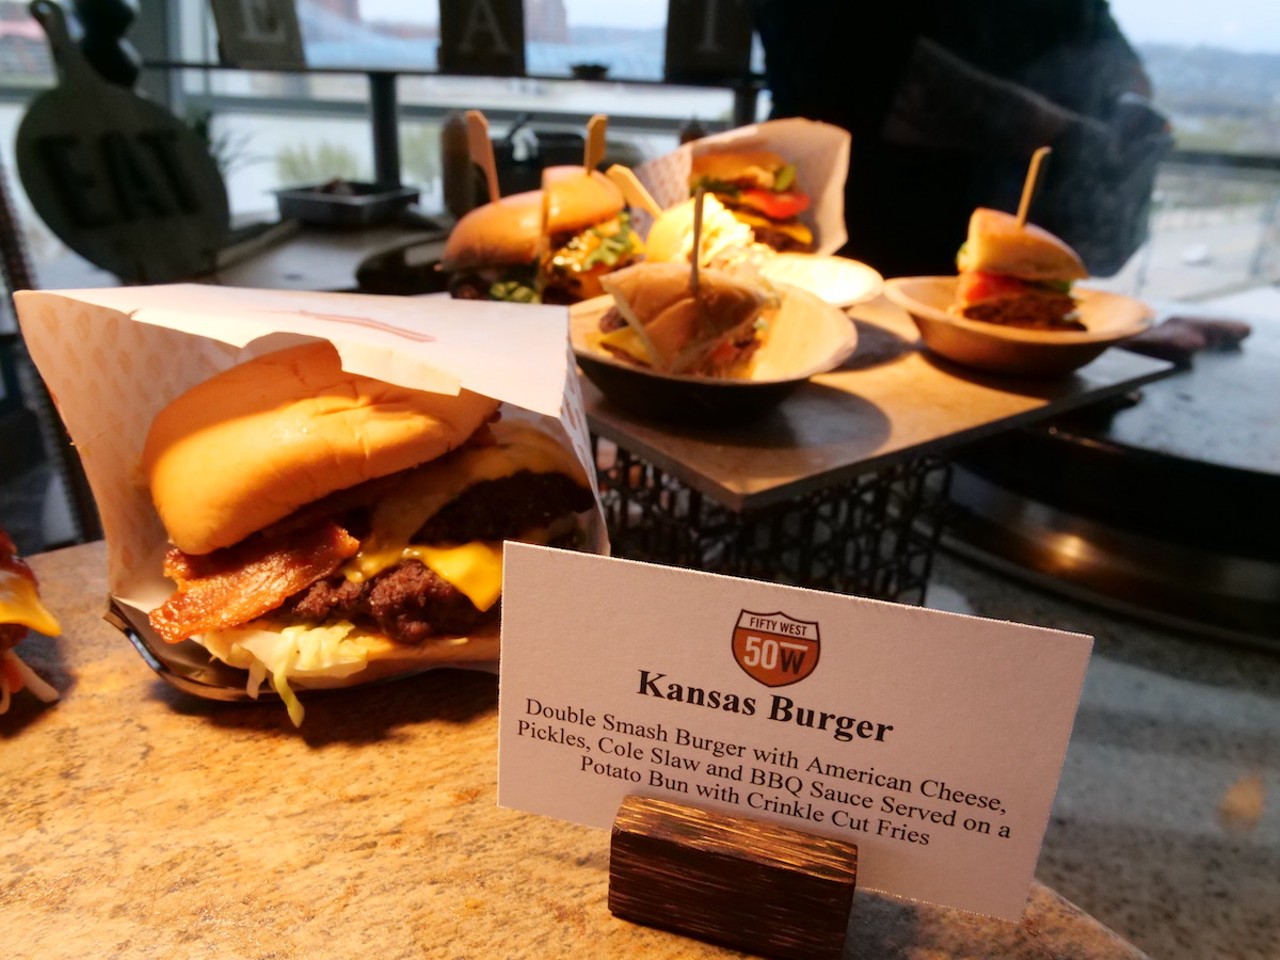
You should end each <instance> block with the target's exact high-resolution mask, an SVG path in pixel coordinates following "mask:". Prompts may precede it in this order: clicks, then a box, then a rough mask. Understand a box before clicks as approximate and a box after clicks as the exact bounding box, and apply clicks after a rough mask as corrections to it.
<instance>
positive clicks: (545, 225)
mask: <svg viewBox="0 0 1280 960" xmlns="http://www.w3.org/2000/svg"><path fill="white" fill-rule="evenodd" d="M539 193H540V194H541V197H540V198H539V204H540V205H539V214H538V217H539V229H538V246H537V271H536V272H535V273H534V278H533V288H534V290H536V291H537V294H538V302H539V303H541V302H542V293H543V291H544V290H545V289H546V286H547V272H548V271H549V270H550V269H551V179H550V177H548V176H547V171H546V170H545V169H544V170H543V171H542V189H541V190H540V191H539Z"/></svg>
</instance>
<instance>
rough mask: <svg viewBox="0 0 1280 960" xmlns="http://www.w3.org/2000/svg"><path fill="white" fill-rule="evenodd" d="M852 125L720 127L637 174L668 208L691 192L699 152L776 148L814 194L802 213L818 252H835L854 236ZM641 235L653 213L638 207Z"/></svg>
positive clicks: (802, 186) (793, 121)
mask: <svg viewBox="0 0 1280 960" xmlns="http://www.w3.org/2000/svg"><path fill="white" fill-rule="evenodd" d="M850 143H851V138H850V136H849V132H848V131H847V130H844V129H842V128H841V127H836V126H833V125H831V124H829V123H819V122H818V121H816V120H803V119H799V118H794V119H786V120H769V121H767V122H765V123H755V124H751V125H750V126H746V127H737V128H735V129H733V130H726V131H725V132H724V133H716V134H712V135H710V136H707V137H702V138H701V139H698V140H694V141H692V142H690V143H686V144H683V145H682V146H681V147H679V148H678V149H676V150H674V151H672V152H671V153H668V154H665V155H664V156H661V157H657V158H655V159H653V160H649V161H646V162H645V163H642V164H641V165H640V166H638V167H636V171H635V172H636V176H637V177H638V178H639V179H640V182H641V183H643V184H644V185H645V187H646V188H647V189H648V191H649V192H650V193H651V194H653V198H654V200H656V201H657V202H658V204H659V205H660V206H661V207H663V208H664V209H665V208H667V207H671V206H674V205H675V204H677V203H679V202H680V201H682V200H687V199H688V198H689V171H690V170H691V169H692V167H693V157H694V155H695V154H700V153H715V152H716V151H720V150H772V151H774V152H775V153H778V154H780V155H782V156H784V157H786V158H787V159H788V160H790V161H791V162H792V163H794V164H795V166H796V183H797V184H798V185H799V187H800V189H801V190H803V191H804V192H805V193H807V194H809V196H810V197H811V198H812V205H811V206H810V207H809V209H808V210H807V211H805V212H804V213H803V214H801V219H802V220H804V221H805V222H806V223H808V224H809V225H810V226H811V227H812V228H813V236H814V252H815V253H820V254H832V253H835V252H836V251H837V250H839V249H840V248H841V247H843V246H844V244H845V241H846V240H847V239H848V234H847V232H846V231H845V225H844V182H845V178H846V177H847V176H848V173H849V147H850ZM635 217H636V222H637V224H638V227H637V229H639V230H640V233H641V235H646V234H647V233H648V231H649V217H648V215H647V214H645V213H644V212H643V211H636V212H635Z"/></svg>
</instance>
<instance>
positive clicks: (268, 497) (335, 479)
mask: <svg viewBox="0 0 1280 960" xmlns="http://www.w3.org/2000/svg"><path fill="white" fill-rule="evenodd" d="M497 408H498V401H496V400H493V399H490V398H488V397H484V396H481V395H480V394H477V393H472V392H471V391H467V390H464V391H462V393H461V394H459V395H458V396H448V395H446V394H438V393H427V392H424V391H420V390H410V389H408V388H406V387H401V386H397V385H395V384H390V383H384V382H382V381H380V380H373V379H370V378H369V377H363V376H359V375H357V374H353V373H348V372H346V371H345V370H343V369H342V367H341V366H340V363H339V358H338V353H337V351H336V350H335V349H334V348H333V346H332V345H331V344H329V343H308V344H303V345H302V346H298V347H291V348H289V349H286V350H281V351H278V352H276V353H271V354H267V355H265V356H262V357H258V358H256V359H253V360H250V361H248V362H247V363H242V364H240V365H239V366H235V367H232V368H231V369H229V370H226V371H224V372H222V373H220V374H217V375H216V376H214V377H212V378H210V379H208V380H206V381H204V382H203V383H200V384H197V385H196V386H195V387H193V388H192V389H190V390H188V391H187V392H186V393H184V394H182V395H181V396H179V397H178V398H177V399H176V400H174V401H173V402H172V403H171V404H169V406H167V407H165V408H164V409H163V410H162V411H161V412H160V413H159V414H158V415H157V416H156V418H155V420H154V422H153V423H152V425H151V429H150V432H149V433H148V434H147V440H146V444H145V446H144V448H143V455H142V468H143V472H144V475H145V477H146V479H147V483H148V484H149V486H150V490H151V497H152V501H153V502H154V503H155V506H156V510H157V512H158V513H159V514H160V519H161V521H162V522H163V523H164V526H165V529H166V530H167V531H168V533H169V538H170V540H171V541H172V542H173V544H174V545H175V546H176V547H178V549H180V550H182V551H183V552H185V553H192V554H201V553H208V552H209V551H211V550H215V549H218V548H219V547H226V546H230V545H231V544H233V543H236V542H238V541H240V540H242V539H244V538H245V537H246V536H248V535H249V534H251V533H253V532H255V531H257V530H261V529H262V528H263V527H265V526H267V525H269V524H271V523H274V522H275V521H277V520H281V519H283V518H284V517H287V516H288V515H289V514H291V513H293V511H295V510H297V509H298V508H299V507H301V506H303V505H305V504H308V503H311V502H312V501H314V500H318V499H320V498H321V497H323V496H325V495H327V494H330V493H333V492H334V491H336V490H342V489H345V488H347V487H351V486H355V485H356V484H358V483H363V482H364V481H366V480H372V479H374V478H376V477H382V476H387V475H389V474H392V473H397V472H399V471H400V470H405V469H408V468H409V467H412V466H416V465H418V464H420V463H426V462H427V461H429V460H433V459H435V458H436V457H439V456H441V455H442V454H444V453H447V452H448V451H450V450H452V449H454V448H455V447H457V446H459V445H460V444H462V443H463V442H464V441H465V440H466V439H467V438H468V437H470V436H471V434H472V433H474V432H475V431H476V429H477V428H478V427H480V425H481V424H483V423H484V422H485V421H487V420H488V419H489V418H490V417H491V416H492V415H493V414H494V412H495V411H496V410H497Z"/></svg>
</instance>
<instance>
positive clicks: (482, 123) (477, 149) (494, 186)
mask: <svg viewBox="0 0 1280 960" xmlns="http://www.w3.org/2000/svg"><path fill="white" fill-rule="evenodd" d="M467 148H468V149H469V150H470V152H471V162H472V163H474V164H475V165H476V166H478V167H479V168H480V169H481V170H483V171H484V182H485V184H486V185H487V186H488V188H489V202H490V203H496V202H497V201H498V198H499V197H500V196H501V193H500V192H499V190H498V166H497V164H496V163H495V162H494V159H493V141H492V140H490V139H489V121H488V120H487V119H485V115H484V114H483V113H481V112H480V111H479V110H468V111H467Z"/></svg>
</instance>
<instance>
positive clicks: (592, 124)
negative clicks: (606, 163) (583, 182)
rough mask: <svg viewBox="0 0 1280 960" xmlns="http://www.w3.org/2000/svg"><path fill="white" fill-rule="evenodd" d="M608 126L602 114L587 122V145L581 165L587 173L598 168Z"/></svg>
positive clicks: (607, 119) (606, 118)
mask: <svg viewBox="0 0 1280 960" xmlns="http://www.w3.org/2000/svg"><path fill="white" fill-rule="evenodd" d="M608 126H609V118H608V117H606V116H605V115H604V114H603V113H597V114H596V115H595V116H593V117H592V118H591V119H590V120H588V121H587V143H586V149H585V150H584V151H583V156H582V165H583V166H584V167H586V169H587V172H588V173H590V172H591V171H592V170H594V169H596V167H598V166H600V161H601V160H603V159H604V134H605V130H606V129H607V128H608Z"/></svg>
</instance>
